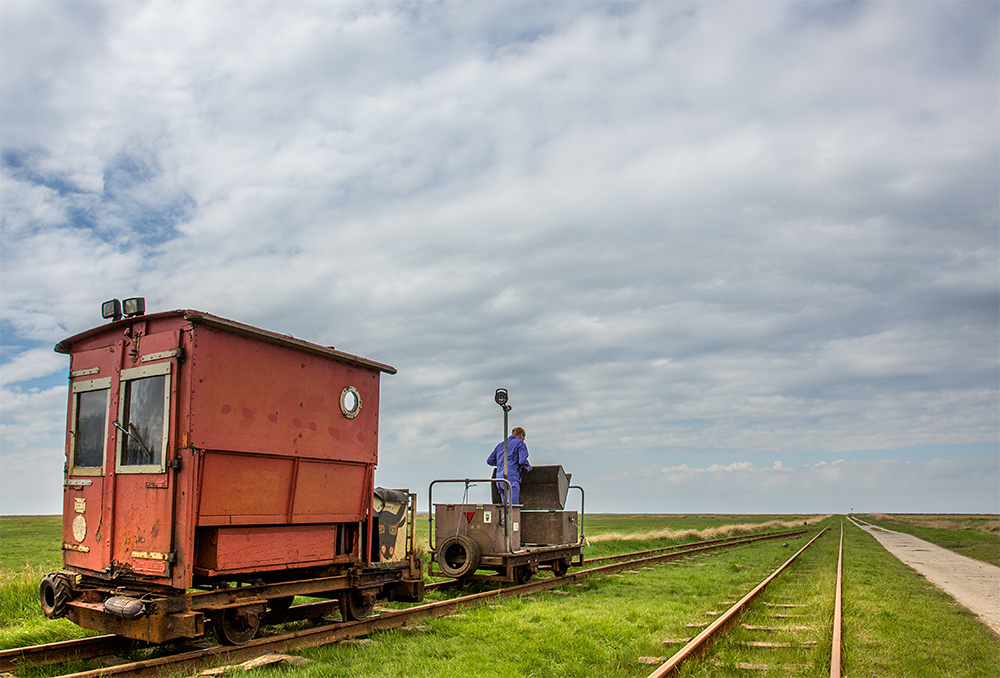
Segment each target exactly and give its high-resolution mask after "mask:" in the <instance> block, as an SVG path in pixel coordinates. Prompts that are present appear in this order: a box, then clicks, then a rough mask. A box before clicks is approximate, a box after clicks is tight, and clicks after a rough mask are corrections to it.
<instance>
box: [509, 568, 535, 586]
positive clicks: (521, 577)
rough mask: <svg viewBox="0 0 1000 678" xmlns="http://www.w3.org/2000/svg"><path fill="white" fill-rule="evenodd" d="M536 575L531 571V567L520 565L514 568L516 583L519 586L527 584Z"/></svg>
mask: <svg viewBox="0 0 1000 678" xmlns="http://www.w3.org/2000/svg"><path fill="white" fill-rule="evenodd" d="M534 574H535V573H534V572H532V571H531V565H520V566H518V567H516V568H514V582H515V583H517V584H527V583H528V582H529V581H531V577H532V576H533V575H534Z"/></svg>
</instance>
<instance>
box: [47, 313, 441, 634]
mask: <svg viewBox="0 0 1000 678" xmlns="http://www.w3.org/2000/svg"><path fill="white" fill-rule="evenodd" d="M112 320H113V321H112V322H111V323H109V324H106V325H103V326H99V327H96V328H94V329H91V330H88V331H86V332H83V333H81V334H77V335H75V336H73V337H70V338H68V339H65V340H64V341H61V342H60V343H59V344H57V345H56V351H58V352H60V353H66V354H69V357H70V384H69V404H68V414H67V430H66V472H65V480H64V490H65V491H64V501H63V535H62V542H63V543H62V547H63V556H64V568H63V570H64V571H63V572H61V573H53V574H51V575H47V576H46V578H45V579H43V581H42V585H41V590H40V597H41V603H42V608H43V610H44V611H45V612H46V614H48V615H49V616H51V617H57V616H63V615H65V616H68V617H69V618H70V619H71V620H72V621H74V622H75V623H77V624H79V625H81V626H84V627H87V628H93V629H97V630H101V631H105V632H112V633H118V634H120V635H124V636H129V637H133V638H140V639H143V640H149V641H153V642H162V641H165V640H169V639H171V638H177V637H196V636H198V635H201V634H202V633H203V632H204V630H205V628H204V624H205V619H206V618H209V619H211V620H212V624H213V625H214V626H215V627H216V633H217V635H219V631H220V630H221V631H222V633H221V635H220V638H221V639H222V640H223V641H224V642H242V641H244V640H247V639H249V638H250V637H252V636H253V634H254V633H255V632H256V629H257V627H258V626H259V624H260V623H261V621H262V620H263V619H264V618H265V616H266V615H267V614H268V613H269V612H275V611H281V609H282V608H287V607H288V604H289V603H290V601H291V599H292V597H293V596H295V595H311V596H320V597H327V598H336V599H337V600H339V602H340V607H341V611H342V613H343V614H344V615H345V617H351V618H357V617H359V616H365V615H366V614H367V612H368V610H370V608H371V604H372V603H373V602H374V600H375V598H376V597H388V598H400V599H407V600H419V599H421V598H422V593H423V582H422V579H421V578H420V573H419V567H418V566H417V564H416V559H415V556H414V555H413V552H412V551H413V549H412V523H413V520H412V511H413V506H412V505H413V503H414V502H413V501H412V495H409V494H408V492H406V491H405V490H403V491H385V490H382V489H381V488H379V492H380V493H381V494H379V495H376V489H375V487H374V473H375V467H376V464H377V462H378V434H379V431H378V411H379V385H380V376H381V375H382V374H383V373H388V374H394V373H395V369H394V368H393V367H391V366H389V365H386V364H383V363H379V362H375V361H372V360H368V359H366V358H362V357H359V356H356V355H351V354H348V353H344V352H341V351H338V350H335V349H334V348H332V347H324V346H320V345H317V344H313V343H309V342H306V341H302V340H299V339H295V338H293V337H290V336H287V335H282V334H278V333H274V332H270V331H266V330H262V329H259V328H256V327H252V326H249V325H245V324H242V323H238V322H234V321H231V320H227V319H224V318H220V317H217V316H214V315H210V314H207V313H203V312H199V311H191V310H176V311H169V312H162V313H155V314H150V315H144V314H136V315H133V316H132V317H124V318H119V317H117V315H116V316H115V317H113V318H112ZM401 504H402V505H406V507H407V509H406V510H405V511H404V510H402V509H400V508H399V507H400V505H401ZM390 505H391V507H392V508H391V510H380V509H384V508H385V507H386V506H390ZM408 515H409V517H410V520H409V521H408V527H406V528H404V529H400V528H403V526H404V525H406V523H405V522H404V521H405V519H406V517H407V516H408ZM386 521H389V522H390V523H391V524H388V525H387V524H385V523H386ZM393 521H394V522H393ZM380 522H381V524H380ZM380 527H381V530H380ZM387 528H388V529H387ZM380 532H381V534H382V540H381V543H380V540H379V534H380ZM390 534H391V535H392V536H391V540H392V541H391V542H390V541H389V539H390V538H389V535H390ZM397 537H398V538H399V539H400V541H399V543H396V539H397ZM405 537H408V539H406V538H405ZM191 589H197V591H195V592H193V593H192V592H190V590H191ZM133 601H139V603H133Z"/></svg>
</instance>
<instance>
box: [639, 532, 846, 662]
mask: <svg viewBox="0 0 1000 678" xmlns="http://www.w3.org/2000/svg"><path fill="white" fill-rule="evenodd" d="M827 529H829V528H828V527H827V528H824V529H823V530H822V531H821V532H820V533H819V534H817V535H816V536H815V537H813V538H812V539H811V540H810V541H809V542H808V543H807V544H806V545H805V546H803V547H802V548H801V549H799V550H798V551H797V552H796V553H795V554H794V555H793V556H792V557H791V558H789V559H788V560H787V561H785V562H784V563H783V564H782V565H781V566H780V567H778V568H777V569H776V570H775V571H774V572H772V573H771V574H770V575H768V576H767V577H766V578H765V579H764V580H763V581H761V582H760V583H759V584H757V586H755V587H754V589H753V590H752V591H750V592H749V593H748V594H746V595H745V596H744V597H743V598H742V599H740V600H739V601H738V602H736V603H735V604H733V605H732V607H730V608H729V609H728V610H726V611H725V612H724V613H723V614H722V615H721V616H719V617H718V618H717V619H715V621H713V622H711V623H710V624H708V625H707V626H706V628H705V629H704V630H703V631H702V632H701V633H699V634H698V635H697V636H696V637H695V638H693V639H690V640H689V641H687V642H686V644H685V645H684V646H683V647H682V648H681V649H680V650H678V651H677V652H676V653H675V654H674V655H673V656H671V657H670V658H669V659H667V661H666V662H664V663H663V664H661V665H660V666H659V667H658V668H657V669H655V670H654V671H653V672H652V673H650V674H649V678H665V677H666V676H672V675H676V673H677V672H678V670H679V669H680V667H681V665H682V664H685V663H687V662H690V661H695V660H701V659H705V658H706V657H707V655H708V652H709V650H710V649H711V648H712V646H713V645H715V644H718V643H720V642H722V641H723V639H725V638H726V637H727V635H728V634H729V633H730V632H732V631H734V630H735V629H737V628H742V629H743V630H745V631H749V632H765V633H773V632H779V633H781V632H784V633H786V634H789V633H794V632H798V631H807V632H814V631H816V630H817V629H815V628H814V627H812V626H802V625H795V624H794V623H785V624H784V625H782V626H758V625H750V624H743V625H742V627H739V626H738V620H739V619H740V617H741V616H743V615H744V614H745V613H747V611H748V610H749V609H750V608H751V606H753V605H754V604H755V603H756V602H757V600H758V598H760V597H761V594H762V593H763V592H764V590H765V588H766V587H767V586H768V585H769V584H771V583H772V582H774V581H775V580H776V579H777V578H778V577H779V575H781V574H782V573H783V572H785V571H786V570H788V568H789V567H790V566H791V565H792V563H793V562H794V561H795V560H796V559H797V558H798V557H799V556H800V555H801V554H802V553H803V552H805V551H806V550H807V549H808V548H809V547H810V546H812V545H813V543H815V542H816V540H818V539H819V538H820V537H821V536H822V535H823V534H824V533H825V532H826V531H827ZM843 555H844V528H843V523H841V527H840V546H839V554H838V558H837V576H836V588H835V591H834V614H833V626H832V630H831V637H832V642H831V654H830V674H829V675H830V678H840V675H841V654H842V652H841V602H842V586H841V584H842V578H843ZM771 605H773V606H774V607H776V608H784V609H785V610H790V609H794V608H797V607H799V604H794V603H789V604H780V603H771ZM774 616H775V617H779V618H781V619H782V620H783V621H786V622H787V621H788V620H789V618H791V617H792V616H793V615H790V614H775V615H774ZM792 621H794V620H792ZM685 640H687V639H685ZM682 642H683V641H682ZM746 645H748V646H750V647H752V648H759V649H762V650H764V651H767V650H768V649H770V648H784V647H793V646H800V647H810V646H816V645H818V641H816V640H811V641H809V640H807V641H800V640H797V641H796V642H773V641H751V642H746ZM727 668H728V667H727ZM735 668H736V669H738V670H742V671H744V672H758V673H759V672H760V671H768V670H774V669H779V670H781V671H783V672H784V673H785V674H793V673H795V672H796V671H799V670H807V668H808V667H805V666H774V665H770V664H760V663H750V662H737V663H736V665H735Z"/></svg>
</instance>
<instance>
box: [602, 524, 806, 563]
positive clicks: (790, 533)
mask: <svg viewBox="0 0 1000 678" xmlns="http://www.w3.org/2000/svg"><path fill="white" fill-rule="evenodd" d="M809 531H810V530H809V529H795V530H790V531H788V532H751V533H748V534H743V535H737V536H733V537H721V538H719V539H706V540H704V541H692V542H687V543H684V544H674V545H673V546H661V547H660V548H655V549H649V550H648V551H636V552H635V553H623V554H620V555H617V556H601V557H600V558H590V559H589V560H587V561H586V562H587V563H599V562H601V561H604V560H611V561H613V560H624V559H626V558H634V557H636V556H641V555H652V554H654V553H665V552H667V551H672V550H676V549H683V548H690V547H692V546H702V545H705V544H726V543H729V542H736V541H739V540H743V539H747V538H751V537H759V538H761V539H780V538H782V537H797V536H798V535H800V534H805V533H806V532H809Z"/></svg>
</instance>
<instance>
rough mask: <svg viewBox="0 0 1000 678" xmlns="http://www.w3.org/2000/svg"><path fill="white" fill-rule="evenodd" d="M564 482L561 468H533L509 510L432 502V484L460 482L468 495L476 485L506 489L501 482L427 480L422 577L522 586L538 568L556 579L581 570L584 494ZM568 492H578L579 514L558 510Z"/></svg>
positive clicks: (565, 477) (494, 505) (567, 477)
mask: <svg viewBox="0 0 1000 678" xmlns="http://www.w3.org/2000/svg"><path fill="white" fill-rule="evenodd" d="M569 480H570V475H569V474H566V473H565V472H564V471H563V468H562V466H536V467H534V468H533V469H532V470H531V471H529V472H525V473H524V475H523V476H522V479H521V501H522V503H521V504H513V505H512V504H506V503H499V504H497V503H483V504H475V503H468V502H464V503H460V504H435V503H434V486H435V485H438V484H446V483H455V484H457V483H461V484H463V485H464V487H465V493H464V496H468V490H469V487H470V486H471V485H473V484H476V483H485V484H487V486H489V485H490V484H492V483H496V484H500V485H503V486H504V488H505V489H509V488H510V483H509V482H508V481H507V480H506V479H504V478H478V479H473V478H465V479H441V480H435V481H433V482H432V483H431V484H430V486H429V487H428V489H427V495H428V504H429V512H428V521H429V531H428V534H429V537H430V539H431V543H430V551H431V560H430V562H429V563H428V565H427V574H428V575H430V576H432V577H451V578H454V579H461V580H463V581H498V582H508V583H518V584H525V583H527V582H528V581H530V580H531V578H532V576H534V575H535V574H537V573H538V571H539V570H540V569H548V570H551V571H552V572H554V573H555V574H556V575H560V576H561V575H563V574H566V571H567V570H568V569H569V567H570V565H573V564H575V565H582V564H583V555H582V552H581V548H582V546H583V543H584V534H583V515H584V491H583V488H582V487H580V486H578V485H570V484H569ZM570 489H574V490H579V491H580V513H579V514H577V512H576V511H566V510H564V508H565V505H566V496H567V493H568V491H569V490H570ZM503 494H504V496H509V495H508V494H507V492H504V493H503ZM574 558H575V559H576V562H575V563H574V560H573V559H574Z"/></svg>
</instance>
